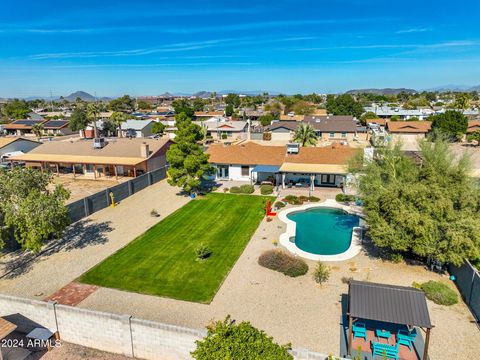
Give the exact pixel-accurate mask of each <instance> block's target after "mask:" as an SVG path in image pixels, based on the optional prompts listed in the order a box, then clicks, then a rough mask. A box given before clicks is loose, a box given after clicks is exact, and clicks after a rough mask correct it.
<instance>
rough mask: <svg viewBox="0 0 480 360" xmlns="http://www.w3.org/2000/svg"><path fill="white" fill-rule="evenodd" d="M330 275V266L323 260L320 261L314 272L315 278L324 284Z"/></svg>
mask: <svg viewBox="0 0 480 360" xmlns="http://www.w3.org/2000/svg"><path fill="white" fill-rule="evenodd" d="M329 277H330V268H329V267H328V266H327V265H325V264H324V263H322V262H320V261H319V262H318V264H317V267H316V268H315V271H314V272H313V279H314V280H315V281H316V282H317V283H319V284H323V283H324V282H326V281H327V280H328V278H329Z"/></svg>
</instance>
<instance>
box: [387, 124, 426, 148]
mask: <svg viewBox="0 0 480 360" xmlns="http://www.w3.org/2000/svg"><path fill="white" fill-rule="evenodd" d="M431 129H432V123H431V122H430V121H388V122H387V124H386V130H387V132H388V134H389V136H390V138H391V140H392V141H393V142H397V141H400V142H401V143H402V149H403V150H406V151H417V150H418V141H419V140H421V139H424V138H425V136H426V135H427V134H428V133H429V132H430V130H431Z"/></svg>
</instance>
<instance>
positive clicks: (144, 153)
mask: <svg viewBox="0 0 480 360" xmlns="http://www.w3.org/2000/svg"><path fill="white" fill-rule="evenodd" d="M149 155H150V147H149V146H148V144H147V143H145V142H144V143H142V145H140V156H141V157H142V158H145V159H146V158H148V156H149Z"/></svg>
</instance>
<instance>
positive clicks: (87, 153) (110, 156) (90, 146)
mask: <svg viewBox="0 0 480 360" xmlns="http://www.w3.org/2000/svg"><path fill="white" fill-rule="evenodd" d="M171 144H172V141H171V140H170V139H168V138H166V137H163V138H160V139H137V138H131V139H126V138H114V139H104V138H101V139H95V140H91V139H80V140H76V141H50V142H47V143H44V144H42V145H41V146H38V147H36V148H35V149H33V150H31V151H30V152H28V153H27V154H24V155H18V156H12V157H10V158H9V160H11V161H22V162H25V164H26V166H27V167H38V168H41V169H50V170H51V171H53V172H56V173H57V174H60V173H66V174H72V175H73V177H75V176H77V175H83V176H84V177H87V178H93V179H102V178H111V177H115V178H117V177H118V176H130V177H136V176H137V175H140V174H143V173H146V172H148V171H152V170H156V169H159V168H161V167H163V166H165V165H166V162H167V160H166V152H167V150H168V148H169V147H170V145H171Z"/></svg>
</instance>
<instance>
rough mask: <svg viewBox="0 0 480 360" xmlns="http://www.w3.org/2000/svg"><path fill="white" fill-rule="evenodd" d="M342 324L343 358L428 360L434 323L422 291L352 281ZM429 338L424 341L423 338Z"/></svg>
mask: <svg viewBox="0 0 480 360" xmlns="http://www.w3.org/2000/svg"><path fill="white" fill-rule="evenodd" d="M342 319H343V321H342V324H341V342H340V354H341V356H350V357H353V356H355V355H357V353H358V352H359V351H360V353H361V354H360V355H361V359H368V360H370V359H381V358H382V357H383V356H385V355H386V357H387V358H388V359H404V360H420V359H421V360H426V359H428V346H429V340H430V331H431V329H432V328H433V325H432V324H431V321H430V315H429V312H428V307H427V302H426V299H425V293H424V292H423V291H421V290H418V289H415V288H412V287H404V286H393V285H386V284H377V283H369V282H363V281H355V280H352V281H350V283H349V287H348V305H347V313H346V316H344V317H342ZM422 332H423V333H424V334H425V340H423V337H422V334H421V333H422Z"/></svg>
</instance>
